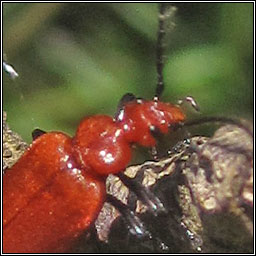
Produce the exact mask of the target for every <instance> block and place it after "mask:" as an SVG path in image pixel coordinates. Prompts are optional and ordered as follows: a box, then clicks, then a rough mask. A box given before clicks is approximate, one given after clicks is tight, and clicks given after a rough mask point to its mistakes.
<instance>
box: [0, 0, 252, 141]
mask: <svg viewBox="0 0 256 256" xmlns="http://www.w3.org/2000/svg"><path fill="white" fill-rule="evenodd" d="M175 5H176V6H177V7H178V10H177V12H176V15H175V17H174V20H173V22H174V23H175V26H174V27H173V28H171V29H170V31H168V32H167V34H168V36H167V38H166V45H167V47H166V48H167V49H166V66H165V70H164V78H165V83H166V88H165V91H164V95H163V100H164V101H170V102H174V103H175V102H177V100H178V99H181V98H183V97H185V96H187V95H191V96H193V97H194V98H195V99H196V100H197V101H198V103H199V105H200V107H201V114H194V113H193V111H191V110H189V107H186V111H187V113H188V114H187V115H188V117H189V118H194V117H195V116H196V117H198V115H199V116H209V115H214V116H230V117H244V118H248V119H252V114H253V3H176V4H175ZM157 24H158V7H157V4H154V3H152V4H151V3H18V2H17V3H3V49H4V53H5V54H6V56H7V61H8V62H9V63H11V64H12V65H13V66H14V67H15V68H16V70H17V71H18V73H19V78H18V79H16V80H15V81H12V80H11V79H10V78H9V77H8V76H7V75H6V74H4V78H3V100H4V105H3V108H4V110H5V111H7V114H8V123H9V124H10V126H11V127H12V129H13V130H15V131H16V132H18V133H19V134H21V135H22V136H23V138H24V139H25V140H27V141H28V142H29V141H31V132H32V130H33V129H35V128H37V127H40V128H41V129H43V130H46V131H49V130H61V131H64V132H67V133H69V134H71V135H72V134H74V132H75V129H76V127H77V125H78V123H79V120H80V119H81V118H82V117H83V116H85V115H93V114H99V113H103V114H110V115H113V114H114V112H115V110H116V106H117V104H118V101H119V99H120V98H121V97H122V95H123V94H125V93H127V92H132V93H134V94H135V95H137V96H140V97H144V98H152V96H153V95H154V91H155V84H156V77H157V75H156V69H155V45H156V33H157ZM171 27H172V26H171Z"/></svg>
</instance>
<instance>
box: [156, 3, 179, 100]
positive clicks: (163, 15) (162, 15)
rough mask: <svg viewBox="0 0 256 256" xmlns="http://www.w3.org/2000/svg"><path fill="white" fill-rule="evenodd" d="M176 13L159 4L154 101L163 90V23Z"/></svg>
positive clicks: (173, 8) (171, 8)
mask: <svg viewBox="0 0 256 256" xmlns="http://www.w3.org/2000/svg"><path fill="white" fill-rule="evenodd" d="M175 11H176V7H174V6H169V7H166V5H165V4H164V3H160V4H159V15H158V31H157V43H156V69H157V85H156V92H155V97H154V99H155V100H159V98H160V96H161V95H162V93H163V90H164V79H163V68H164V37H165V34H166V29H165V21H166V19H167V18H169V17H170V16H172V14H173V13H174V12H175Z"/></svg>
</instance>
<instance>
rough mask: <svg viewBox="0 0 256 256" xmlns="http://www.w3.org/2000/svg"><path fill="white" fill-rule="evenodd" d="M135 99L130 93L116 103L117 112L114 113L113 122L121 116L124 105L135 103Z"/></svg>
mask: <svg viewBox="0 0 256 256" xmlns="http://www.w3.org/2000/svg"><path fill="white" fill-rule="evenodd" d="M136 100H137V98H136V97H135V95H134V94H132V93H126V94H125V95H124V96H123V97H122V98H121V100H120V101H119V103H118V106H117V111H116V113H115V116H114V119H115V120H119V119H120V114H122V112H123V110H124V106H125V104H126V103H128V102H132V101H136Z"/></svg>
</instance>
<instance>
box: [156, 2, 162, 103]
mask: <svg viewBox="0 0 256 256" xmlns="http://www.w3.org/2000/svg"><path fill="white" fill-rule="evenodd" d="M164 35H165V30H164V4H163V3H160V5H159V16H158V31H157V43H156V69H157V86H156V93H155V98H154V99H155V100H158V99H159V97H160V96H161V94H162V93H163V90H164V81H163V66H164V60H163V53H164V46H163V39H164Z"/></svg>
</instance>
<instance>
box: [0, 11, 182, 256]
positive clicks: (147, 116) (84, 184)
mask: <svg viewBox="0 0 256 256" xmlns="http://www.w3.org/2000/svg"><path fill="white" fill-rule="evenodd" d="M160 14H161V15H162V14H163V8H162V7H161V9H160ZM161 15H160V22H159V35H158V46H159V47H158V74H159V82H158V86H157V92H156V97H155V99H154V100H150V101H147V100H142V99H136V98H135V97H133V96H131V94H127V95H126V96H125V97H124V98H123V99H122V101H121V104H120V105H119V110H118V113H117V114H116V116H115V117H114V118H112V117H110V116H106V115H96V116H92V117H87V118H85V119H83V120H82V121H81V123H80V124H79V126H78V129H77V131H76V134H75V136H74V137H73V138H71V137H69V136H67V135H66V134H64V133H61V132H50V133H46V134H43V135H41V136H40V137H38V138H37V139H35V140H34V141H33V143H32V144H31V146H30V147H29V149H28V150H27V151H26V152H25V153H24V155H23V156H22V157H21V158H20V159H19V161H18V162H17V163H16V164H15V165H14V166H13V167H12V168H11V169H9V170H8V171H7V172H6V174H5V176H4V178H3V252H4V253H54V252H55V253H57V252H59V253H60V252H66V251H67V250H68V249H69V248H71V247H72V245H73V244H74V242H75V241H76V239H77V237H78V236H79V235H81V234H82V233H83V232H84V231H85V230H86V229H88V227H89V226H90V225H91V224H92V223H93V222H94V221H95V219H96V218H97V216H98V214H99V212H100V210H101V208H102V206H103V203H104V201H105V198H106V187H105V180H106V177H107V175H108V174H110V173H112V174H117V173H119V172H121V171H123V170H124V169H125V167H126V166H127V164H128V163H129V161H130V159H131V145H132V144H135V143H136V144H139V145H142V146H145V147H153V146H155V145H156V140H155V138H154V136H153V132H154V131H157V132H161V133H164V134H166V133H167V132H168V129H169V127H170V125H172V124H175V123H180V122H183V121H184V120H185V115H184V114H183V112H182V111H181V109H180V107H179V106H176V105H172V104H170V103H163V102H161V101H159V100H158V97H159V95H160V94H161V93H162V90H163V83H162V65H163V63H162V48H161V47H162V35H163V29H162V26H163V19H162V16H161Z"/></svg>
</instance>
